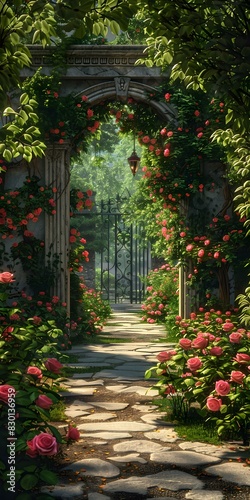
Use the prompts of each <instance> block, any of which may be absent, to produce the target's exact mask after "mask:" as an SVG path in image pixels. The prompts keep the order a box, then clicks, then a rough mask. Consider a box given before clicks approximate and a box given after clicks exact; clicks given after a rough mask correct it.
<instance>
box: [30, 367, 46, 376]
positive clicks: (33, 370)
mask: <svg viewBox="0 0 250 500" xmlns="http://www.w3.org/2000/svg"><path fill="white" fill-rule="evenodd" d="M26 373H28V375H34V376H35V377H37V378H42V376H43V374H42V371H41V370H40V368H37V366H29V367H28V368H27V370H26Z"/></svg>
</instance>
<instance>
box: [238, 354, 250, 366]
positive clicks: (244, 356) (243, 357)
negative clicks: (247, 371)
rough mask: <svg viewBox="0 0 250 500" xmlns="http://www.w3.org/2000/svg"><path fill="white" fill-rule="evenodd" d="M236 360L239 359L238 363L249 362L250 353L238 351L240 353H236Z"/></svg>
mask: <svg viewBox="0 0 250 500" xmlns="http://www.w3.org/2000/svg"><path fill="white" fill-rule="evenodd" d="M234 361H237V363H241V364H248V363H249V361H250V356H249V354H244V353H243V352H238V354H236V356H235V358H234Z"/></svg>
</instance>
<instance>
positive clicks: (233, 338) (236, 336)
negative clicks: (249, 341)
mask: <svg viewBox="0 0 250 500" xmlns="http://www.w3.org/2000/svg"><path fill="white" fill-rule="evenodd" d="M242 337H243V335H242V334H241V333H239V332H233V333H230V335H229V340H230V342H232V344H239V343H240V341H241V340H242Z"/></svg>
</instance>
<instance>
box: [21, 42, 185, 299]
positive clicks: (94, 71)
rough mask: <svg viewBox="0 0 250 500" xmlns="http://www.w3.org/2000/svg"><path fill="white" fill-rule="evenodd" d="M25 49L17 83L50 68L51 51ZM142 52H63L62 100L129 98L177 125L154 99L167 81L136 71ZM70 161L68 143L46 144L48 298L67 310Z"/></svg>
mask: <svg viewBox="0 0 250 500" xmlns="http://www.w3.org/2000/svg"><path fill="white" fill-rule="evenodd" d="M29 48H30V51H31V54H32V65H31V66H30V68H28V69H25V70H24V71H23V73H22V77H23V78H26V77H29V76H32V75H33V74H34V72H35V71H36V70H37V69H38V68H39V67H42V73H44V74H50V73H51V70H52V68H53V67H52V66H51V64H50V63H49V60H50V56H51V54H52V52H53V49H52V48H49V49H42V48H41V47H34V46H31V47H29ZM143 50H144V47H142V46H135V47H134V46H116V47H115V46H114V47H113V46H105V45H104V46H72V48H71V49H69V50H68V51H67V52H66V65H67V69H66V71H65V73H64V74H63V75H62V77H61V81H62V94H63V95H68V94H70V93H73V94H74V95H75V96H78V95H86V96H87V97H88V102H89V103H90V104H91V105H92V106H95V105H96V104H99V103H100V102H104V103H105V101H107V100H109V101H110V100H114V101H120V102H123V103H125V102H127V100H128V99H129V98H132V99H133V100H135V101H136V102H139V103H144V104H147V105H148V106H149V107H151V108H152V109H153V110H154V111H155V112H156V113H157V114H158V115H159V116H160V117H162V121H163V123H164V124H166V123H167V122H170V121H172V122H173V121H175V122H176V120H177V112H176V110H175V109H174V108H173V107H172V106H171V105H169V104H167V103H159V102H157V101H156V100H154V99H153V96H154V93H155V91H156V87H157V86H158V85H159V84H160V83H161V82H162V81H163V79H166V77H167V75H163V74H162V73H161V71H160V69H159V68H155V67H154V68H147V67H146V66H144V65H140V66H136V65H135V62H136V60H137V59H139V58H143ZM70 156H71V144H70V143H64V144H63V145H61V144H53V145H52V144H48V147H47V150H46V154H45V159H44V172H45V174H44V176H45V182H46V184H48V185H50V184H51V183H53V186H54V187H55V188H56V189H57V195H58V200H57V204H58V209H57V212H56V214H55V215H54V216H53V218H51V217H49V216H47V215H45V251H46V255H47V254H48V253H49V252H50V253H51V255H52V256H53V254H59V255H60V258H61V273H60V277H59V279H58V280H57V283H56V284H55V287H54V290H53V293H54V294H55V295H57V296H59V297H60V299H61V300H62V301H63V302H67V304H69V303H70V275H69V270H68V257H69V251H70V245H69V229H70V207H69V195H70V186H69V178H70V174H69V165H70Z"/></svg>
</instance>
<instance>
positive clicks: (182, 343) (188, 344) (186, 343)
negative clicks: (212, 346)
mask: <svg viewBox="0 0 250 500" xmlns="http://www.w3.org/2000/svg"><path fill="white" fill-rule="evenodd" d="M179 345H180V346H181V347H182V349H184V350H185V351H186V350H188V349H190V348H191V345H192V342H191V340H190V339H180V340H179Z"/></svg>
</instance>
